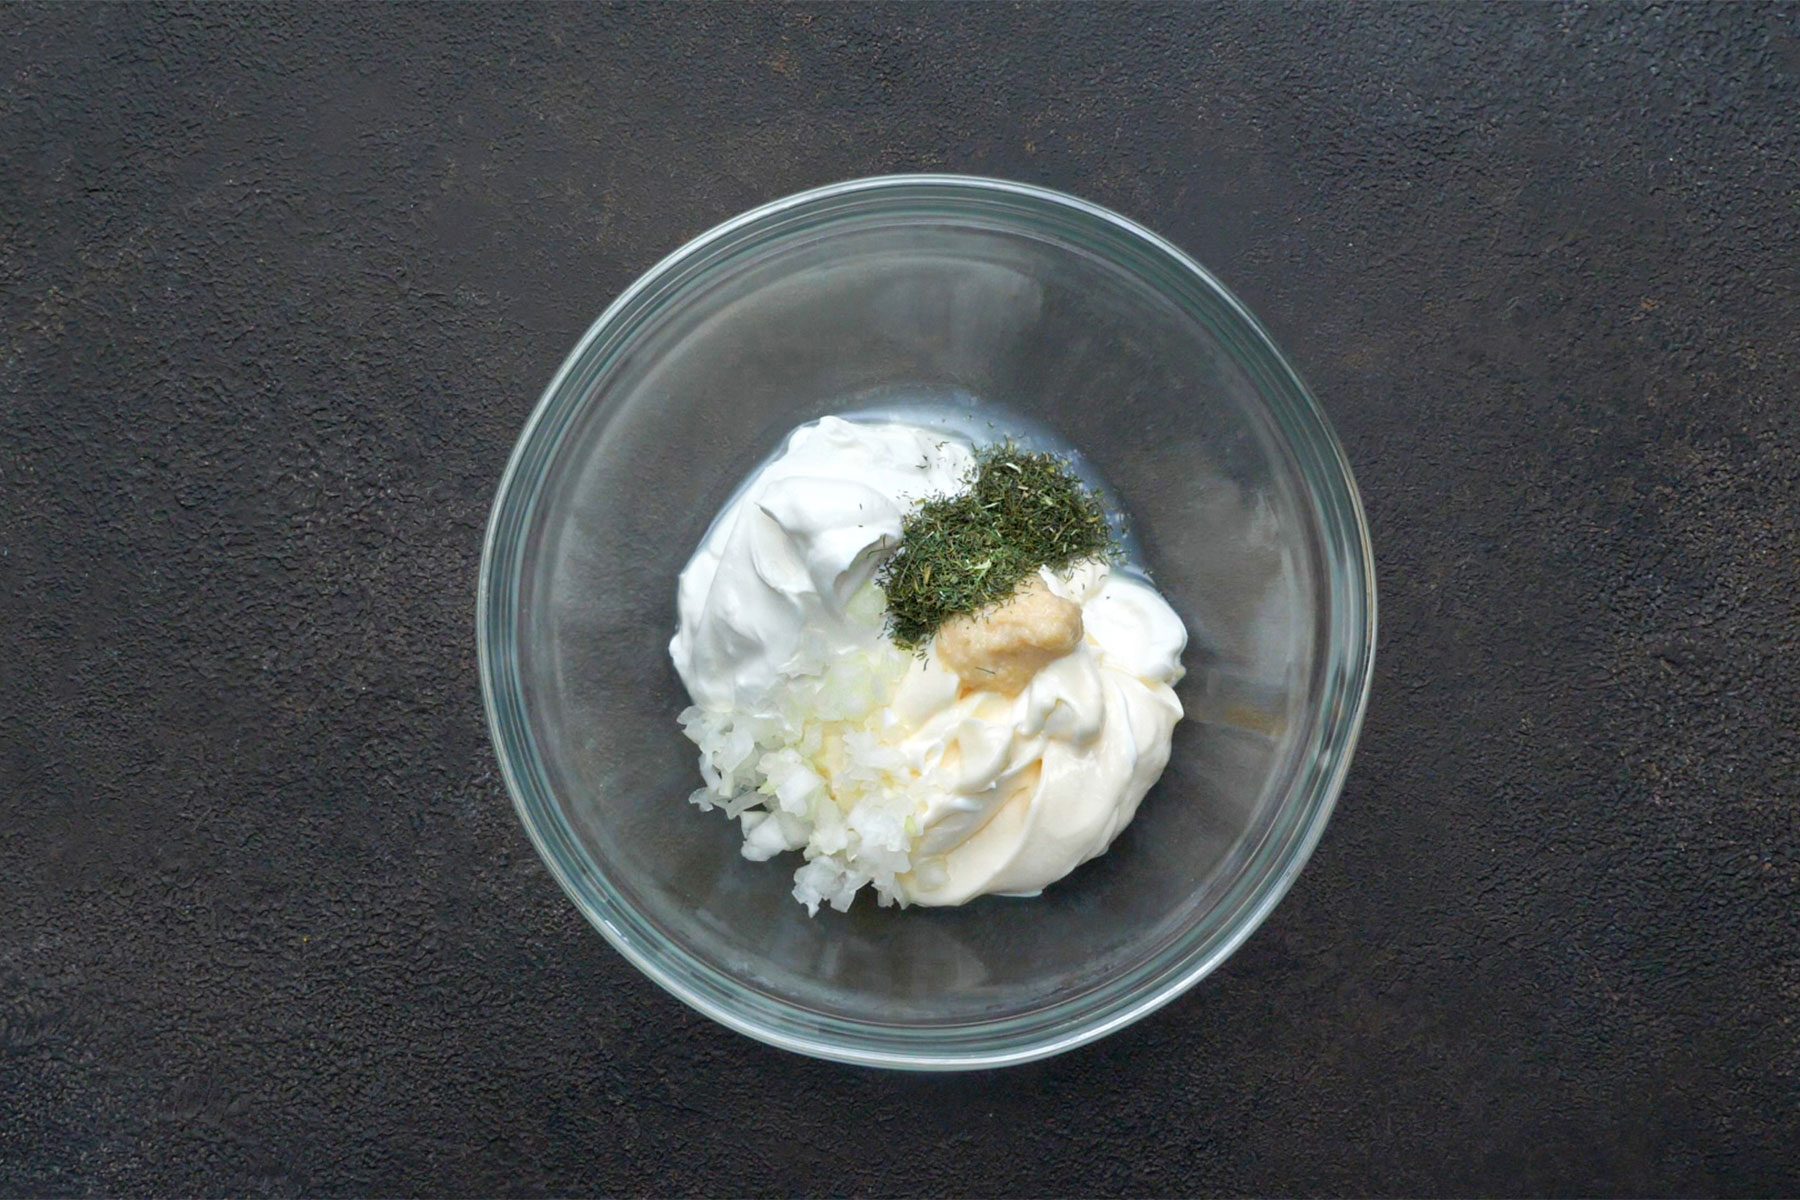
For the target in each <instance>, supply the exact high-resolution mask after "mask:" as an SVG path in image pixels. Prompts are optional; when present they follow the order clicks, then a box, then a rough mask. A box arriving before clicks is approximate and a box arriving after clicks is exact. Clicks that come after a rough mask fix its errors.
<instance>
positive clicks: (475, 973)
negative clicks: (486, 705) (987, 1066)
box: [0, 5, 1800, 1194]
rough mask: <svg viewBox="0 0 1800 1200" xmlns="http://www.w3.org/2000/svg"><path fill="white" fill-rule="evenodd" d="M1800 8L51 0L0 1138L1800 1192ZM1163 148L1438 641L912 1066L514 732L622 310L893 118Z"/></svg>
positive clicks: (988, 149) (10, 148) (87, 1177)
mask: <svg viewBox="0 0 1800 1200" xmlns="http://www.w3.org/2000/svg"><path fill="white" fill-rule="evenodd" d="M1797 75H1800V9H1797V8H1794V7H1787V8H1780V9H1777V8H1756V7H1730V8H1727V7H1722V6H1707V5H1690V6H1682V7H1674V8H1668V9H1660V10H1657V9H1635V8H1616V7H1609V8H1604V9H1598V10H1592V11H1586V10H1581V9H1564V8H1552V7H1525V6H1513V7H1505V8H1473V7H1460V8H1459V7H1447V6H1434V7H1358V8H1334V7H1324V6H1314V7H1307V8H1303V9H1283V8H1277V7H1272V6H1260V5H1259V6H1254V7H1234V8H1225V9H1212V8H1207V9H1199V8H1181V9H1125V8H1117V7H1108V8H1065V7H1043V8H1027V9H1017V8H1011V7H1000V6H993V7H982V8H976V9H950V8H942V7H929V8H927V7H918V8H905V9H896V10H883V9H878V8H855V9H848V8H845V9H825V8H807V9H786V10H782V9H772V8H759V9H753V10H742V9H737V8H728V7H709V8H696V7H654V8H652V7H646V8H637V9H629V10H602V9H592V10H584V9H574V8H554V9H541V10H535V11H531V10H514V11H495V10H483V9H471V8H461V7H457V8H449V7H446V8H435V9H403V10H402V9H388V8H376V7H361V6H359V7H339V8H324V7H314V8H308V9H304V10H300V11H294V12H282V11H280V10H254V11H234V10H228V9H223V8H205V9H200V10H194V11H187V12H176V13H171V12H164V11H158V10H154V9H151V8H147V7H132V8H95V7H77V6H66V7H65V6H59V7H54V8H33V9H28V8H16V7H14V8H6V9H0V311H3V314H4V327H3V330H0V630H3V631H4V633H3V634H0V638H3V641H0V806H3V807H0V1191H4V1192H6V1193H76V1192H115V1193H119V1192H124V1193H152V1192H154V1193H238V1192H271V1193H298V1192H310V1193H338V1194H348V1193H368V1192H455V1193H473V1192H506V1193H539V1192H558V1193H571V1192H573V1193H585V1192H671V1193H673V1192H740V1191H742V1192H759V1193H762V1192H770V1193H787V1192H797V1191H834V1192H866V1193H893V1192H927V1193H936V1192H977V1193H986V1192H993V1193H1018V1194H1024V1193H1037V1194H1041V1193H1045V1192H1050V1193H1075V1192H1081V1193H1093V1192H1123V1191H1130V1192H1159V1193H1171V1192H1258V1193H1269V1192H1276V1193H1289V1192H1294V1193H1327V1192H1356V1193H1364V1192H1372V1193H1402V1192H1405V1193H1416V1192H1457V1193H1460V1192H1503V1193H1585V1192H1594V1193H1630V1194H1666V1193H1696V1192H1705V1193H1712V1192H1726V1193H1788V1194H1792V1193H1795V1192H1797V1191H1800V1116H1797V1106H1800V1073H1797V1072H1800V911H1797V910H1800V851H1797V849H1796V845H1797V842H1800V816H1797V813H1800V807H1797V805H1800V777H1797V773H1796V761H1797V759H1800V755H1797V753H1796V740H1797V738H1800V697H1797V687H1796V682H1795V679H1796V673H1797V672H1800V660H1797V656H1796V649H1797V647H1796V632H1797V630H1800V611H1797V608H1796V594H1797V593H1800V565H1797V562H1796V560H1797V557H1800V551H1797V547H1800V513H1797V511H1796V508H1797V501H1800V333H1797V332H1796V315H1797V314H1796V294H1797V291H1800V133H1797V131H1796V118H1795V115H1794V114H1795V111H1796V105H1797V104H1800V100H1797V96H1800V90H1797V88H1796V82H1797ZM910 169H946V170H959V171H968V172H974V173H984V174H994V175H1002V176H1010V177H1014V178H1018V179H1025V180H1030V181H1034V182H1039V183H1044V184H1048V185H1051V186H1054V187H1059V188H1064V189H1067V190H1070V191H1073V192H1076V193H1079V194H1081V195H1083V196H1086V197H1089V198H1091V199H1093V200H1096V201H1099V202H1100V203H1103V204H1107V205H1111V206H1113V207H1116V208H1118V209H1120V210H1121V211H1123V212H1125V213H1127V214H1130V215H1132V216H1135V217H1137V218H1139V219H1141V220H1143V221H1145V222H1147V223H1148V224H1150V225H1151V226H1152V227H1154V228H1156V229H1157V230H1159V231H1161V232H1163V233H1164V234H1166V235H1168V236H1169V237H1171V238H1172V239H1174V240H1175V241H1176V242H1178V243H1179V244H1181V245H1182V246H1184V247H1186V248H1187V249H1188V250H1190V251H1191V252H1193V253H1194V254H1195V255H1196V256H1197V257H1199V258H1200V259H1201V260H1202V261H1204V262H1205V263H1207V264H1208V265H1209V266H1211V267H1212V268H1213V269H1215V270H1216V271H1217V272H1218V273H1219V274H1220V275H1221V276H1222V277H1223V278H1224V279H1225V280H1226V281H1227V282H1228V283H1229V284H1230V285H1231V286H1232V287H1234V288H1235V289H1236V290H1237V291H1238V292H1239V294H1240V295H1242V296H1243V297H1244V298H1245V300H1246V301H1247V302H1248V303H1249V304H1250V305H1251V306H1252V307H1253V308H1254V309H1255V310H1256V311H1257V312H1258V313H1259V314H1260V315H1261V316H1262V317H1263V318H1264V319H1265V320H1266V321H1267V322H1268V324H1269V325H1270V326H1271V328H1272V329H1273V331H1274V332H1275V334H1276V336H1277V338H1278V339H1279V340H1281V341H1282V342H1283V343H1284V345H1285V346H1286V347H1287V348H1288V349H1289V350H1290V352H1291V353H1292V354H1293V356H1294V358H1295V360H1296V361H1297V363H1298V364H1299V365H1300V367H1301V370H1302V371H1303V372H1304V373H1305V374H1307V375H1308V376H1309V378H1310V380H1311V382H1312V383H1313V384H1314V386H1315V388H1316V389H1317V391H1318V393H1319V395H1320V396H1321V397H1322V399H1323V401H1324V403H1325V406H1326V408H1327V409H1328V410H1329V412H1330V414H1331V416H1332V418H1333V420H1334V421H1335V422H1336V424H1337V428H1338V429H1339V431H1340V432H1341V434H1342V435H1343V438H1344V441H1345V443H1346V445H1347V447H1348V450H1349V453H1350V457H1351V459H1352V461H1353V463H1354V465H1355V467H1356V470H1357V473H1358V476H1359V479H1360V482H1361V484H1362V488H1363V492H1364V496H1365V498H1366V501H1367V504H1368V509H1369V517H1370V521H1371V523H1372V526H1373V530H1374V538H1375V544H1376V547H1377V554H1378V558H1379V568H1380V578H1381V588H1382V593H1381V602H1382V629H1381V643H1380V658H1379V663H1378V671H1377V678H1376V682H1375V693H1374V700H1373V704H1372V707H1371V709H1370V713H1369V719H1368V723H1367V726H1366V728H1365V731H1364V735H1363V742H1362V749H1361V752H1360V754H1359V756H1358V758H1357V760H1356V764H1355V767H1354V769H1353V770H1352V772H1351V775H1350V781H1349V785H1348V788H1347V789H1346V791H1345V794H1344V797H1343V801H1342V804H1341V807H1340V809H1339V812H1338V815H1337V817H1336V818H1335V820H1334V822H1333V824H1332V826H1331V828H1330V829H1329V831H1328V832H1327V834H1326V836H1325V839H1324V841H1323V843H1322V844H1321V845H1320V847H1319V850H1318V853H1317V855H1316V857H1315V858H1314V860H1313V862H1312V864H1311V866H1310V867H1309V868H1308V869H1307V871H1306V873H1305V875H1304V876H1303V877H1302V878H1301V880H1300V882H1299V884H1298V886H1297V887H1296V888H1295V889H1294V891H1293V893H1292V894H1291V895H1290V896H1289V897H1288V899H1287V900H1286V901H1285V902H1284V903H1283V904H1282V906H1281V907H1280V908H1279V909H1278V910H1277V911H1276V912H1275V914H1274V916H1273V917H1272V918H1271V919H1270V921H1269V922H1268V924H1267V925H1266V926H1265V927H1264V929H1263V930H1262V931H1261V932H1259V933H1258V934H1257V935H1256V936H1255V937H1254V938H1252V939H1251V940H1250V941H1249V942H1248V943H1247V944H1246V945H1245V947H1244V948H1243V949H1242V950H1241V951H1240V952H1239V953H1238V954H1237V956H1236V957H1235V958H1233V959H1232V960H1231V961H1230V962H1229V963H1228V964H1226V966H1225V967H1224V968H1223V969H1222V970H1220V971H1219V972H1218V973H1217V974H1216V975H1215V976H1213V977H1212V978H1211V979H1209V980H1208V981H1206V982H1205V983H1203V984H1202V985H1201V986H1200V987H1198V988H1197V989H1195V990H1194V991H1193V992H1192V993H1190V994H1189V995H1188V996H1186V997H1184V998H1183V999H1181V1000H1180V1001H1178V1002H1176V1003H1175V1004H1174V1005H1172V1006H1171V1007H1170V1008H1168V1009H1166V1010H1165V1011H1164V1012H1162V1013H1160V1014H1158V1015H1157V1016H1155V1017H1153V1018H1151V1019H1149V1020H1147V1021H1145V1022H1143V1023H1142V1024H1140V1025H1138V1026H1136V1027H1134V1028H1132V1029H1130V1030H1127V1031H1125V1032H1123V1033H1121V1034H1119V1035H1117V1036H1115V1037H1112V1038H1110V1039H1108V1040H1106V1041H1104V1042H1102V1043H1101V1044H1099V1045H1096V1046H1093V1047H1089V1048H1087V1049H1084V1050H1081V1051H1078V1052H1076V1053H1073V1054H1070V1055H1068V1056H1066V1057H1063V1058H1061V1059H1058V1060H1054V1061H1051V1062H1048V1063H1044V1064H1039V1065H1036V1066H1032V1067H1027V1068H1023V1069H1019V1070H1015V1071H1010V1072H1004V1073H998V1074H991V1075H977V1076H969V1077H957V1078H918V1077H899V1076H893V1075H886V1074H880V1073H874V1072H869V1071H859V1070H849V1069H845V1068H841V1067H837V1066H833V1065H829V1064H825V1063H819V1062H812V1061H808V1060H804V1059H800V1058H795V1057H790V1056H787V1055H784V1054H780V1053H777V1052H775V1051H773V1050H767V1049H764V1048H762V1047H760V1046H758V1045H756V1044H754V1043H752V1042H750V1041H748V1040H746V1039H744V1038H741V1037H739V1036H737V1035H735V1034H732V1033H728V1032H726V1031H725V1030H723V1029H721V1028H717V1027H715V1026H713V1025H712V1024H710V1023H709V1022H707V1021H706V1020H705V1019H703V1018H701V1017H699V1016H697V1015H695V1014H693V1013H691V1012H689V1011H688V1010H686V1009H685V1008H683V1007H682V1006H680V1005H679V1004H678V1003H676V1002H675V1001H674V1000H672V999H671V998H669V997H667V996H665V995H664V994H663V993H662V992H660V991H659V990H658V989H656V988H655V987H654V986H653V985H651V984H650V983H648V982H647V981H645V980H644V979H642V978H640V977H639V976H638V975H637V974H636V973H635V972H634V971H633V970H632V969H631V968H630V967H629V966H628V965H627V964H626V963H625V962H624V960H623V959H621V958H620V957H619V956H618V955H617V954H615V953H614V952H613V951H612V950H611V949H610V948H609V947H608V946H607V945H606V943H605V942H604V941H602V940H601V938H600V937H599V936H598V935H597V934H595V933H594V932H592V931H591V930H590V929H588V928H587V927H586V926H585V925H584V924H583V922H582V921H581V919H580V917H579V916H578V915H577V914H576V912H575V910H574V908H573V907H572V906H571V905H570V904H569V903H568V902H567V901H566V900H565V899H564V898H563V897H562V895H561V894H560V893H559V892H558V891H557V889H556V887H555V885H554V884H553V883H552V882H551V880H550V878H549V876H548V874H547V873H546V872H545V871H544V870H543V869H542V868H541V867H540V866H539V864H538V862H537V860H536V857H535V855H534V854H533V852H532V850H531V847H530V846H529V845H528V843H527V842H526V840H525V837H524V835H523V834H522V833H521V831H520V830H519V828H518V826H517V823H516V822H515V821H514V819H513V815H512V812H511V809H510V806H509V805H508V803H507V801H506V798H505V796H504V794H503V791H502V788H501V786H500V784H499V781H498V780H497V778H496V774H495V770H494V767H493V761H492V758H491V756H490V753H489V750H488V746H487V742H486V736H485V733H484V730H483V725H482V717H481V711H480V702H479V698H478V695H477V689H476V679H475V664H474V648H473V631H472V610H473V596H474V588H475V573H476V565H477V556H478V550H479V540H480V534H481V529H482V524H483V520H484V517H485V514H486V507H487V504H488V501H489V498H490V495H491V493H492V490H493V487H494V485H495V483H496V481H497V478H498V474H499V471H500V468H501V466H502V464H503V463H504V461H505V458H506V454H507V451H508V449H509V447H510V445H511V443H512V439H513V437H514V435H515V433H516V432H517V430H518V428H519V426H520V424H521V422H522V421H523V420H524V417H525V415H526V413H527V411H528V410H529V408H530V407H531V405H532V403H533V402H534V400H535V399H536V396H537V394H538V392H539V390H540V389H541V388H542V386H543V385H544V383H545V382H546V381H547V380H548V377H549V375H550V373H551V371H552V370H553V369H554V367H555V365H556V363H557V362H558V361H559V359H560V358H561V356H562V355H563V354H564V353H565V352H566V351H567V350H568V348H569V347H570V346H571V345H572V344H573V342H574V341H575V339H576V337H577V336H578V335H579V333H580V332H581V330H582V329H583V328H584V327H585V326H586V325H587V323H588V322H589V321H590V320H592V319H593V317H594V316H595V315H596V314H597V313H598V312H599V311H600V310H601V308H603V307H604V306H605V305H606V303H607V302H608V301H609V300H610V299H611V298H612V297H613V296H614V295H615V294H616V293H617V292H618V291H619V290H620V289H621V288H623V287H624V286H625V285H626V284H627V283H628V282H629V281H630V280H631V279H632V278H633V277H634V276H635V275H636V274H637V273H638V272H640V271H642V270H643V269H644V268H646V267H647V266H649V265H650V264H651V263H652V262H653V261H654V260H655V259H656V258H658V257H659V256H660V255H662V254H663V253H665V252H666V251H668V250H670V249H672V248H673V247H674V246H676V245H677V244H678V243H680V242H681V241H682V240H684V239H686V238H687V237H689V236H691V235H693V234H696V233H698V232H700V231H701V230H703V229H705V228H707V227H708V226H710V225H712V224H714V223H715V222H717V221H719V220H722V219H724V218H726V217H728V216H731V215H732V214H734V213H736V212H738V211H739V210H741V209H743V208H746V207H748V206H751V205H753V204H756V203H759V202H761V201H764V200H767V199H770V198H772V197H775V196H779V195H781V194H784V193H787V192H791V191H794V190H797V189H800V188H803V187H806V186H809V185H813V184H818V183H823V182H826V181H830V180H834V179H839V178H843V177H847V176H855V175H864V174H871V173H879V172H886V171H895V170H910Z"/></svg>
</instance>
